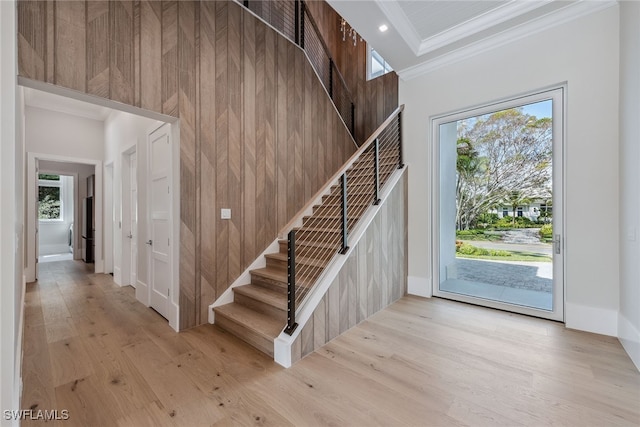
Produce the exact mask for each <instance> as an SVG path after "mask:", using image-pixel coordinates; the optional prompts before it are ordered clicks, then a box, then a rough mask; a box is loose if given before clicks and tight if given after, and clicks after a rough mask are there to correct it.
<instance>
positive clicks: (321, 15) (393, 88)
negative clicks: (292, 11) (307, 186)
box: [306, 1, 398, 144]
mask: <svg viewBox="0 0 640 427" xmlns="http://www.w3.org/2000/svg"><path fill="white" fill-rule="evenodd" d="M306 4H307V9H308V10H309V13H310V14H311V16H313V19H314V20H315V21H316V23H317V24H318V29H319V31H320V33H321V35H322V36H323V37H324V39H325V41H326V43H327V47H328V48H329V50H330V52H331V56H332V57H333V59H334V61H335V63H336V66H337V67H338V69H339V70H340V73H341V74H342V75H343V77H344V79H345V82H346V84H347V87H348V88H349V91H351V95H352V97H353V102H354V103H355V106H356V118H355V127H356V129H355V139H356V141H357V142H358V144H361V143H363V142H364V141H366V139H367V138H368V137H369V136H371V134H372V133H373V132H374V131H375V130H376V129H377V128H378V126H379V125H380V124H381V123H382V122H383V121H384V120H385V119H386V118H387V117H389V115H390V114H391V113H392V112H393V111H394V110H395V109H396V108H398V75H397V74H396V73H395V72H391V73H388V74H385V75H384V76H381V77H378V78H375V79H373V80H369V81H367V69H366V64H367V43H366V42H365V41H360V38H358V43H357V45H356V46H353V43H352V42H350V41H349V40H347V41H345V42H343V41H342V35H341V33H340V31H339V25H340V15H339V14H338V13H337V12H336V11H335V10H333V8H332V7H331V6H330V5H329V4H328V3H326V2H324V1H310V2H307V3H306ZM374 47H375V46H374Z"/></svg>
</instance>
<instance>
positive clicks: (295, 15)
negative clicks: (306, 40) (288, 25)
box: [293, 0, 300, 45]
mask: <svg viewBox="0 0 640 427" xmlns="http://www.w3.org/2000/svg"><path fill="white" fill-rule="evenodd" d="M293 7H294V11H293V21H294V23H293V25H294V27H295V29H294V33H295V42H296V44H297V45H300V0H295V1H294V6H293Z"/></svg>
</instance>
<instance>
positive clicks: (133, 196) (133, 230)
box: [129, 153, 138, 288]
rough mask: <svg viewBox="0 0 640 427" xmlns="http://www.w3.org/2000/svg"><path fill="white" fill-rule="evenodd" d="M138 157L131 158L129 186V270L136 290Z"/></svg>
mask: <svg viewBox="0 0 640 427" xmlns="http://www.w3.org/2000/svg"><path fill="white" fill-rule="evenodd" d="M137 170H138V168H137V156H136V153H132V154H131V155H130V156H129V184H130V189H131V191H130V192H129V193H130V194H129V197H130V198H129V208H130V209H131V214H130V215H129V221H130V224H129V236H131V237H130V239H131V262H130V265H131V268H130V269H129V271H130V275H131V278H130V279H129V283H130V284H131V286H133V287H134V288H135V287H136V283H138V175H137Z"/></svg>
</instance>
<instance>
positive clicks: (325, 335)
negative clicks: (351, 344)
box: [292, 171, 407, 363]
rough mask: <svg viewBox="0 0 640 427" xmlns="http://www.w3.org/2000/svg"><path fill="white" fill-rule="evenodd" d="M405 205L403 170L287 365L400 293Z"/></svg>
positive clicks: (402, 286) (403, 281)
mask: <svg viewBox="0 0 640 427" xmlns="http://www.w3.org/2000/svg"><path fill="white" fill-rule="evenodd" d="M406 206H407V173H406V171H405V172H404V174H403V176H402V177H401V178H400V180H399V181H398V183H397V184H396V186H395V188H394V189H393V190H392V192H391V194H390V195H389V197H388V198H387V199H386V201H385V202H384V203H383V205H382V207H381V209H380V211H379V212H378V214H377V215H376V217H375V218H374V220H373V222H372V223H371V226H370V227H369V228H368V229H367V231H366V232H365V234H364V236H363V237H362V239H360V241H359V242H358V243H357V244H356V246H355V248H354V249H353V252H351V254H350V255H349V258H348V259H347V262H346V263H345V264H344V266H343V267H342V269H341V270H340V273H339V274H338V277H336V279H335V280H334V281H333V283H332V284H331V285H330V287H329V290H328V291H327V293H326V294H325V296H324V297H323V298H322V301H321V302H320V304H319V305H318V307H317V308H316V309H315V310H314V312H313V315H312V317H311V318H310V319H309V321H308V322H307V324H306V325H304V327H303V329H302V331H300V335H299V336H298V338H297V339H296V341H295V342H294V344H293V347H292V348H293V350H292V353H293V354H292V362H293V363H295V362H296V361H297V360H299V359H301V358H302V357H304V356H306V355H307V354H309V353H311V352H313V351H314V350H316V349H317V348H319V347H322V346H323V345H324V344H326V343H328V342H329V341H331V340H332V339H334V338H335V337H337V336H338V335H340V334H342V333H343V332H345V331H347V330H348V329H350V328H352V327H354V326H355V325H357V324H358V323H360V322H362V321H363V320H365V319H367V318H369V317H370V316H372V315H373V314H375V313H376V312H378V311H380V310H382V309H383V308H385V307H387V306H388V305H390V304H391V303H393V302H394V301H396V300H398V299H400V298H401V297H402V296H404V295H405V293H406V289H407V283H406V277H407V262H406V256H405V255H406V251H407V217H406V212H407V210H406Z"/></svg>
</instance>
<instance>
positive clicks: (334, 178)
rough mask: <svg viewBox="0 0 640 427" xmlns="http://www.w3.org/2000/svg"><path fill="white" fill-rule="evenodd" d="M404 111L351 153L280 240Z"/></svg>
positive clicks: (395, 112) (393, 116)
mask: <svg viewBox="0 0 640 427" xmlns="http://www.w3.org/2000/svg"><path fill="white" fill-rule="evenodd" d="M403 111H404V104H402V105H401V106H399V107H398V108H396V109H395V110H394V112H393V113H391V115H390V116H389V117H387V119H386V120H385V121H384V122H382V124H381V125H380V126H378V128H377V129H376V130H375V132H373V133H372V134H371V136H370V137H369V138H368V139H367V140H366V141H365V142H364V144H362V145H361V146H360V148H358V150H357V151H356V152H355V153H353V155H352V156H351V157H349V160H347V162H346V163H345V164H344V165H343V166H342V167H341V168H340V169H338V171H337V172H336V173H334V174H333V175H332V176H331V178H329V180H328V181H327V183H326V184H325V185H324V186H323V187H322V188H320V190H318V191H317V192H316V194H314V196H313V197H312V198H311V199H310V200H309V201H308V202H307V204H306V205H304V207H303V208H302V209H300V210H299V211H298V212H297V213H296V214H295V215H294V217H293V219H291V221H289V222H288V223H287V225H285V226H284V227H283V228H282V229H281V230H280V232H279V233H278V235H279V236H280V237H281V238H284V236H285V235H286V234H287V233H288V232H289V231H291V229H293V228H294V227H295V225H296V224H298V223H299V222H300V221H301V220H302V218H303V217H304V216H305V215H306V213H307V212H308V211H309V210H310V209H311V208H312V207H313V206H314V205H316V204H318V199H320V198H321V197H322V196H323V195H325V194H326V193H327V192H328V190H329V189H330V188H331V187H332V186H333V185H335V183H336V181H338V179H339V178H340V177H341V176H342V175H343V174H344V173H345V172H346V171H347V170H348V169H349V168H350V167H351V166H353V164H354V163H355V162H356V160H358V158H359V157H360V156H361V155H362V153H364V152H365V151H366V150H367V148H369V146H371V144H373V143H374V142H375V140H376V138H377V137H378V136H380V134H381V133H382V131H384V130H385V129H386V128H387V126H389V125H390V124H391V122H392V121H393V120H394V119H396V118H397V117H398V116H399V115H400V113H402V112H403Z"/></svg>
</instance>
